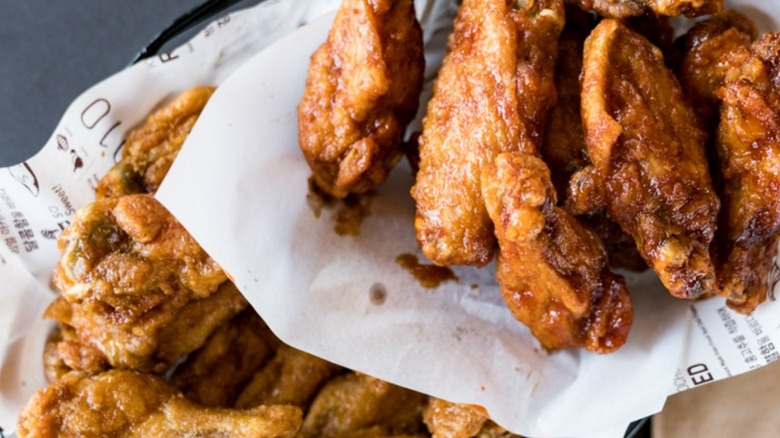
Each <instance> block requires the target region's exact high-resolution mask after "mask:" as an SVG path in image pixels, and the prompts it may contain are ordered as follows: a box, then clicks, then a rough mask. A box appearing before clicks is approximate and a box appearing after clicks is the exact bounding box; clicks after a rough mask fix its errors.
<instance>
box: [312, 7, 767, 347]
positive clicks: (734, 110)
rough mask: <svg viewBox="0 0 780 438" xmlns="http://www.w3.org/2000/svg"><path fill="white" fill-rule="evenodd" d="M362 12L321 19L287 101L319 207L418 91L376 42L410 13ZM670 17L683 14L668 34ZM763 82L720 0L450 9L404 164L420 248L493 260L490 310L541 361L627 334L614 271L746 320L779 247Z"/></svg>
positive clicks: (737, 18) (758, 41)
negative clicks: (522, 333) (522, 332)
mask: <svg viewBox="0 0 780 438" xmlns="http://www.w3.org/2000/svg"><path fill="white" fill-rule="evenodd" d="M368 3H369V2H362V1H345V2H344V5H343V6H342V7H343V8H348V9H349V10H350V11H351V14H352V15H351V17H353V19H354V20H355V24H353V29H354V28H358V27H360V28H361V29H362V26H363V25H364V23H363V22H362V21H361V20H367V21H370V22H372V23H374V27H373V28H372V31H371V32H370V34H371V35H372V38H370V39H369V40H368V41H369V42H368V43H366V42H365V40H364V39H362V38H358V37H355V35H353V34H352V33H351V32H353V31H351V30H346V29H344V27H345V26H347V25H348V23H345V22H344V20H339V19H338V18H337V20H336V24H335V25H334V30H333V32H332V33H331V35H330V36H329V38H328V43H326V44H325V45H324V46H323V47H322V48H320V50H319V51H318V52H317V53H316V54H315V55H314V57H313V58H312V65H311V67H310V71H309V77H308V82H307V89H306V94H305V96H304V98H303V100H302V102H301V104H300V106H299V108H298V110H299V134H300V146H301V148H302V150H303V152H304V155H305V156H306V158H307V160H308V162H309V164H310V165H311V168H312V171H313V180H314V182H315V183H316V184H317V185H318V186H319V187H320V188H321V189H322V190H323V191H325V192H327V193H329V194H331V195H333V196H335V197H343V196H346V195H359V194H361V193H365V192H366V191H367V190H368V189H370V188H371V187H374V186H375V185H376V184H378V183H380V182H381V180H382V179H384V177H385V176H386V175H387V173H388V171H387V168H388V165H389V164H393V163H394V162H395V161H397V157H398V156H399V154H400V151H401V150H402V149H404V142H403V139H402V138H401V137H402V134H403V130H404V128H405V126H406V125H405V124H404V123H408V121H409V120H410V118H411V117H410V114H411V111H410V105H409V102H412V101H414V98H415V97H417V96H418V95H419V93H420V83H421V76H420V74H421V73H420V71H421V70H422V65H423V60H422V58H420V57H419V52H420V46H419V45H420V44H421V42H420V41H419V38H418V37H417V36H416V35H415V38H414V39H412V38H410V37H409V36H408V35H407V34H404V35H403V36H398V35H396V33H395V32H397V29H401V28H403V29H407V31H408V32H412V33H416V30H414V31H412V30H413V29H416V25H415V23H414V22H413V19H412V18H411V17H410V16H407V17H406V19H407V20H408V23H406V24H405V25H403V26H402V25H400V24H399V23H398V22H396V21H395V20H396V19H397V17H396V16H395V15H393V21H392V23H385V22H382V21H381V20H380V21H373V20H372V18H358V17H359V16H361V15H362V14H363V10H362V9H361V8H362V7H364V6H356V5H364V4H368ZM375 3H376V4H391V3H393V2H390V1H387V2H381V1H380V2H374V3H371V4H375ZM402 3H404V2H395V4H402ZM677 16H685V17H688V18H694V17H701V18H699V19H698V20H697V21H696V22H695V24H694V23H693V22H692V23H691V24H693V26H692V28H691V29H690V30H689V31H688V32H687V33H686V34H684V35H682V36H680V37H678V38H676V39H675V35H674V29H673V28H672V26H671V24H670V18H671V17H677ZM374 32H376V35H378V38H379V39H380V40H382V41H387V42H388V44H387V45H386V46H383V47H386V48H387V50H386V51H384V52H382V51H379V50H377V49H376V46H375V44H374V43H375V40H374V39H373V36H374ZM363 33H365V32H363ZM351 37H354V38H351ZM402 42H405V44H406V45H407V48H406V51H405V53H406V56H405V57H404V58H403V62H401V61H399V60H398V59H397V58H396V57H395V56H396V54H397V53H398V51H399V49H398V48H397V47H396V46H395V45H394V44H401V43H402ZM323 58H324V59H325V60H323ZM410 59H416V64H414V65H410V63H411V61H410ZM355 76H356V77H357V78H359V79H355V78H354V77H355ZM412 79H413V80H412ZM778 87H780V33H769V34H766V35H763V36H762V37H760V38H758V35H757V32H756V28H755V26H754V24H753V23H752V22H751V21H750V19H748V18H747V17H745V16H744V15H742V14H740V13H737V12H734V11H727V10H724V6H723V1H722V0H566V1H564V0H463V1H462V2H461V5H460V8H459V10H458V15H457V17H456V19H455V23H454V31H453V33H452V34H451V36H450V37H449V42H448V47H447V53H446V55H445V58H444V61H443V66H442V67H441V69H440V70H439V72H438V76H437V77H436V79H435V82H434V92H433V97H432V98H431V100H430V101H429V102H428V105H427V111H426V112H425V117H424V120H423V128H422V132H421V133H420V134H419V137H418V140H417V141H416V147H417V148H416V151H414V152H413V153H412V154H410V155H412V157H413V158H412V159H410V162H411V163H412V166H413V168H415V170H416V171H417V173H416V182H415V184H414V186H413V188H412V190H411V194H412V197H413V198H414V200H415V202H416V206H417V213H416V217H415V222H414V225H415V229H416V233H417V240H418V242H419V243H420V246H421V248H422V252H423V253H424V254H425V256H427V257H428V258H429V259H430V260H431V261H433V263H435V264H436V265H439V266H450V265H475V266H478V267H483V266H485V265H487V264H488V263H489V262H490V261H491V260H493V257H494V255H495V256H496V272H497V279H498V282H499V285H500V287H501V292H502V295H503V297H504V299H505V301H506V303H507V305H508V306H509V308H510V309H511V311H512V313H513V314H514V316H515V317H516V318H517V319H518V320H520V321H521V322H522V323H524V324H526V325H527V326H528V327H529V328H530V330H531V332H532V333H533V335H534V336H535V337H536V338H537V339H538V340H539V342H540V343H541V345H542V346H543V347H544V348H546V349H548V350H556V349H563V348H569V347H583V348H585V349H586V350H588V351H592V352H596V353H608V352H612V351H615V350H616V349H618V348H619V347H620V346H621V345H623V344H624V343H625V342H626V339H627V336H628V332H629V329H630V327H631V324H632V319H633V311H632V304H631V298H630V296H629V292H628V290H627V289H626V285H625V281H624V279H623V277H622V276H621V275H619V274H617V273H615V272H613V271H612V270H611V269H614V268H624V269H628V270H634V271H641V270H645V269H647V268H649V269H652V270H653V271H654V272H655V273H656V274H657V276H658V278H659V279H660V280H661V282H662V283H663V285H664V286H665V287H666V289H667V290H668V291H669V293H670V294H671V295H672V296H674V297H678V298H681V299H688V300H693V299H700V298H707V297H710V296H714V295H719V296H721V297H723V298H725V300H726V302H727V304H728V306H729V307H731V308H732V309H734V310H736V311H738V312H741V313H746V314H747V313H750V312H752V311H753V310H754V309H755V308H756V306H758V305H759V304H760V303H762V302H763V301H765V300H766V297H767V293H768V275H769V271H770V268H771V266H772V263H773V260H774V258H775V256H776V255H777V245H778V241H777V240H778V236H780V234H779V233H778V232H779V231H780V197H778V194H780V193H778V192H779V191H780V143H779V142H778V139H779V137H778V136H779V135H780V134H778V132H780V131H779V130H778V127H779V126H778V124H779V123H780V94H779V93H778ZM400 96H403V98H401V97H400ZM390 114H392V115H395V117H392V116H391V115H390ZM390 120H392V123H390V122H389V121H390ZM388 132H392V135H390V134H389V133H388ZM410 137H411V138H417V137H416V136H415V135H412V136H410ZM414 143H415V141H410V142H409V144H414ZM367 145H370V147H369V146H367ZM406 147H407V149H408V148H409V145H408V144H407V145H406ZM388 157H394V158H391V159H388ZM356 163H359V165H356ZM377 169H381V170H377ZM353 181H360V184H355V183H353ZM368 182H371V183H373V185H369V184H368Z"/></svg>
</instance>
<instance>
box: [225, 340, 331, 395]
mask: <svg viewBox="0 0 780 438" xmlns="http://www.w3.org/2000/svg"><path fill="white" fill-rule="evenodd" d="M343 371H344V369H343V368H341V367H340V366H338V365H336V364H333V363H330V362H328V361H326V360H324V359H320V358H318V357H316V356H312V355H311V354H308V353H305V352H303V351H300V350H297V349H295V348H293V347H290V346H289V345H282V346H280V347H279V349H278V350H277V351H276V356H274V358H273V359H272V360H271V362H269V363H268V364H267V365H266V366H265V367H263V368H262V369H260V370H259V371H257V372H256V373H255V374H254V376H253V377H252V378H251V381H250V382H249V383H248V384H247V385H246V386H245V387H244V389H243V390H242V391H241V394H240V395H239V397H238V400H237V401H236V407H237V408H250V407H253V406H259V405H265V404H290V405H294V406H300V407H301V408H304V409H306V408H308V406H309V403H311V401H312V399H313V398H314V396H315V395H316V394H317V391H319V390H320V388H322V386H323V385H324V384H325V383H326V382H327V381H328V380H330V379H331V378H332V377H333V376H335V375H337V374H339V373H342V372H343Z"/></svg>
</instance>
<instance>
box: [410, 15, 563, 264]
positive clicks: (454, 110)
mask: <svg viewBox="0 0 780 438" xmlns="http://www.w3.org/2000/svg"><path fill="white" fill-rule="evenodd" d="M563 23H564V12H563V4H562V2H561V1H559V0H542V1H533V2H512V1H490V0H464V1H463V4H462V5H461V6H460V9H459V11H458V16H457V18H456V19H455V24H454V26H455V29H454V32H453V34H452V35H451V36H450V40H449V45H448V52H447V54H446V56H445V58H444V62H443V66H442V68H441V70H440V71H439V75H438V78H437V80H436V83H435V86H434V94H433V97H432V99H431V101H430V102H429V104H428V113H427V115H426V117H425V120H424V122H423V132H422V135H421V137H420V140H419V152H420V163H419V166H420V169H419V171H418V173H417V181H416V184H415V186H414V187H413V189H412V196H413V197H414V199H415V201H416V203H417V214H416V217H415V229H416V232H417V240H418V241H419V242H420V245H421V247H422V250H423V252H424V253H425V255H426V256H427V257H428V258H430V259H431V260H433V261H434V262H435V263H436V264H439V265H451V264H474V265H478V266H482V265H485V264H487V263H488V262H489V261H490V260H491V259H492V257H493V251H494V248H495V243H496V241H495V237H494V236H493V226H492V224H491V222H490V217H489V216H488V214H487V211H486V210H485V206H484V201H483V199H482V194H481V192H480V187H479V185H480V182H479V173H480V170H481V168H482V167H483V166H485V165H487V164H489V163H491V162H492V161H493V159H494V158H495V157H496V156H497V155H498V154H499V153H501V152H503V151H521V150H522V151H524V152H527V153H532V154H533V153H536V152H537V150H538V148H539V147H540V146H541V145H540V143H541V134H542V132H543V129H544V123H545V120H546V115H547V112H548V110H549V109H550V108H551V107H552V106H553V105H554V104H555V96H556V93H555V84H554V78H553V74H554V69H555V62H556V57H557V41H558V35H559V33H560V31H561V29H562V27H563ZM523 148H526V149H523Z"/></svg>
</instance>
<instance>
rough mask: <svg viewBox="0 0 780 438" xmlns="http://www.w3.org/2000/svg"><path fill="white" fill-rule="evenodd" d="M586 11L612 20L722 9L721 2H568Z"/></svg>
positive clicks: (648, 0)
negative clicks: (648, 14) (645, 15)
mask: <svg viewBox="0 0 780 438" xmlns="http://www.w3.org/2000/svg"><path fill="white" fill-rule="evenodd" d="M569 1H572V2H574V3H577V4H578V5H579V6H580V7H581V8H582V9H584V10H586V11H595V12H596V13H598V14H599V15H602V16H604V17H612V18H627V17H638V16H640V15H644V14H647V13H652V14H655V15H663V16H666V17H677V16H680V15H685V16H687V17H698V16H700V15H706V14H714V13H717V12H720V10H721V9H723V0H569Z"/></svg>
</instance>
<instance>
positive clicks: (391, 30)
mask: <svg viewBox="0 0 780 438" xmlns="http://www.w3.org/2000/svg"><path fill="white" fill-rule="evenodd" d="M422 44H423V43H422V31H421V29H420V25H419V23H418V22H417V19H416V17H415V13H414V4H413V2H412V0H398V1H393V0H373V1H369V0H344V1H343V2H342V4H341V6H340V8H339V11H338V13H337V15H336V19H335V21H334V23H333V27H332V28H331V30H330V33H329V34H328V39H327V42H326V43H325V44H323V45H322V46H321V47H320V48H319V49H318V50H317V51H316V52H315V53H314V54H313V55H312V58H311V64H310V66H309V75H308V78H307V80H306V90H305V92H304V96H303V100H302V101H301V103H300V105H299V106H298V137H299V142H300V147H301V150H302V151H303V153H304V155H305V156H306V160H307V161H308V162H309V166H310V167H311V169H312V174H313V179H314V181H315V183H316V184H317V186H318V187H319V188H320V189H322V190H323V191H325V192H326V193H329V194H330V195H332V196H335V197H337V198H343V197H345V196H346V195H348V194H349V193H364V192H366V191H368V190H370V189H371V188H373V187H375V186H376V185H377V184H379V183H381V182H382V181H384V180H385V179H386V178H387V175H388V173H389V171H390V169H391V168H392V167H393V165H395V163H396V162H397V161H398V160H399V159H400V157H401V154H402V150H401V141H402V136H403V134H404V129H405V128H406V125H407V124H408V123H409V121H411V119H412V118H413V117H414V115H415V113H416V112H417V107H418V105H419V102H418V100H419V96H420V91H421V89H422V83H423V70H424V66H425V60H424V58H423V45H422Z"/></svg>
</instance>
